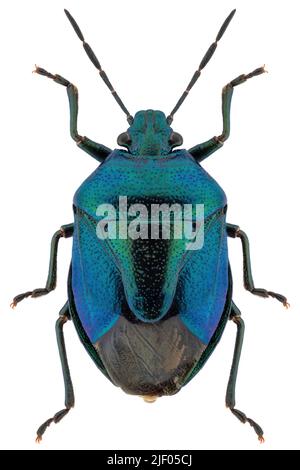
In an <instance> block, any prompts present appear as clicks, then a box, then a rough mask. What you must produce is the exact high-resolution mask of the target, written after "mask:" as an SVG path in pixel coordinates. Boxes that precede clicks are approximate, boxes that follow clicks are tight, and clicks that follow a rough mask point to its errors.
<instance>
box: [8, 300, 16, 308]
mask: <svg viewBox="0 0 300 470" xmlns="http://www.w3.org/2000/svg"><path fill="white" fill-rule="evenodd" d="M9 306H10V308H12V309H14V308H16V306H17V303H16V302H14V301H12V303H11V304H10V305H9Z"/></svg>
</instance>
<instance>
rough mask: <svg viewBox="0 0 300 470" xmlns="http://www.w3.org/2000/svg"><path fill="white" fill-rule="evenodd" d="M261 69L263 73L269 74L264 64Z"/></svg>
mask: <svg viewBox="0 0 300 470" xmlns="http://www.w3.org/2000/svg"><path fill="white" fill-rule="evenodd" d="M262 68H263V69H264V73H269V71H268V70H266V64H264V65H263V66H262Z"/></svg>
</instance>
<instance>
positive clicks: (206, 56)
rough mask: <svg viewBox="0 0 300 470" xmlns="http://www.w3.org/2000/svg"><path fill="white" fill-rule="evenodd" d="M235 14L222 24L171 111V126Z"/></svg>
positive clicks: (168, 118) (169, 121)
mask: <svg viewBox="0 0 300 470" xmlns="http://www.w3.org/2000/svg"><path fill="white" fill-rule="evenodd" d="M235 12H236V10H232V12H231V13H230V15H228V16H227V18H226V20H225V21H224V23H223V24H222V26H221V28H220V31H219V32H218V34H217V37H216V40H215V41H214V42H213V43H212V44H211V46H209V48H208V49H207V52H206V54H204V57H203V59H202V60H201V62H200V65H199V67H198V68H197V70H196V72H195V73H194V75H193V76H192V79H191V81H190V83H189V84H188V86H187V88H186V90H185V91H184V92H183V93H182V95H181V97H180V98H179V100H178V101H177V103H176V105H175V107H174V108H173V110H172V111H171V113H170V114H169V116H168V117H167V121H168V124H171V122H172V121H173V117H174V114H175V113H176V112H177V111H178V109H179V108H180V106H181V105H182V103H183V102H184V100H185V99H186V97H187V95H188V94H189V92H190V91H191V89H192V88H193V86H194V85H195V83H196V81H197V80H198V78H199V77H200V75H201V71H202V69H204V67H205V66H206V65H207V64H208V62H209V61H210V59H211V58H212V56H213V54H214V52H215V50H216V49H217V45H218V41H220V39H221V37H222V36H223V34H224V33H225V31H226V29H227V27H228V25H229V23H230V21H231V20H232V18H233V17H234V14H235Z"/></svg>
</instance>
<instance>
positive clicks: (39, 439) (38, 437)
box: [35, 436, 43, 444]
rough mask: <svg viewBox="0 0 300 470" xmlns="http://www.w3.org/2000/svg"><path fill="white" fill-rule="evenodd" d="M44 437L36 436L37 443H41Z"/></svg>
mask: <svg viewBox="0 0 300 470" xmlns="http://www.w3.org/2000/svg"><path fill="white" fill-rule="evenodd" d="M42 439H43V438H42V436H36V438H35V442H36V443H37V444H40V443H41V442H42Z"/></svg>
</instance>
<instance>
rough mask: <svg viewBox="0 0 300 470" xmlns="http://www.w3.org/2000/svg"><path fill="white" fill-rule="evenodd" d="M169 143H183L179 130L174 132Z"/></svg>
mask: <svg viewBox="0 0 300 470" xmlns="http://www.w3.org/2000/svg"><path fill="white" fill-rule="evenodd" d="M169 144H170V146H171V147H178V146H179V145H182V144H183V138H182V136H181V135H180V134H178V132H172V134H171V135H170V138H169Z"/></svg>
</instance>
